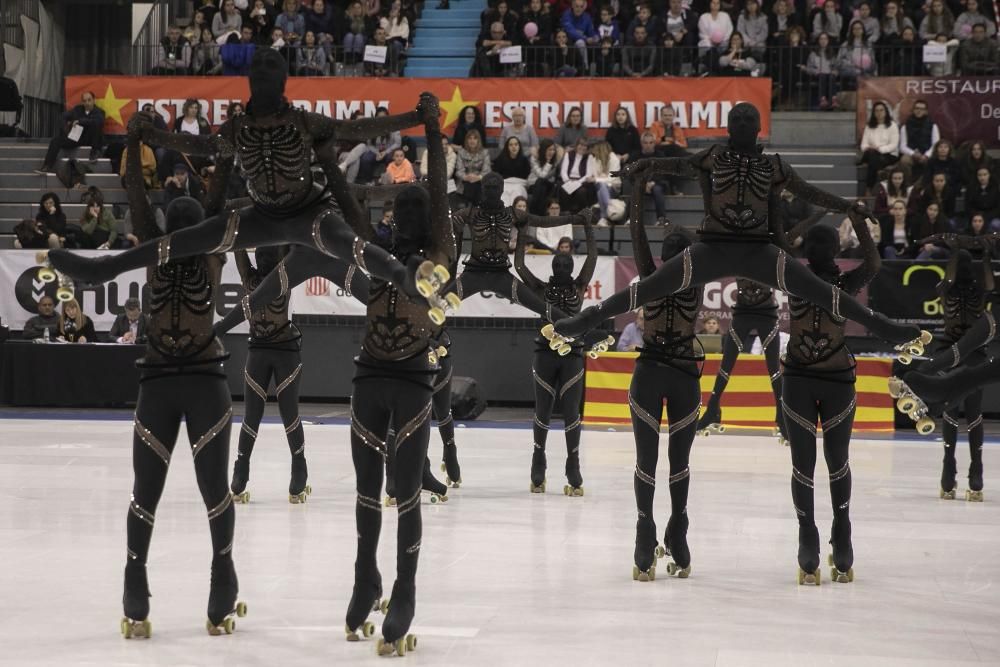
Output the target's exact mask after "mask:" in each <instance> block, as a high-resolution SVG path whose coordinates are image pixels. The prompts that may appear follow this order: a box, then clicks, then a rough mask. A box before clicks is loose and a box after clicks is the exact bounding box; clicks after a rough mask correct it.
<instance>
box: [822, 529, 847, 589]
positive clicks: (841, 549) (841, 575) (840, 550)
mask: <svg viewBox="0 0 1000 667" xmlns="http://www.w3.org/2000/svg"><path fill="white" fill-rule="evenodd" d="M830 546H831V547H832V548H833V553H831V554H830V555H829V556H828V557H827V560H826V563H827V565H829V566H830V579H832V580H833V581H835V582H837V583H840V584H848V583H850V582H852V581H854V567H853V566H854V547H853V546H852V545H851V520H850V519H847V518H844V519H840V520H838V519H834V520H833V528H832V529H831V530H830Z"/></svg>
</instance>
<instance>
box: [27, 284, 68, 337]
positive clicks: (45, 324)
mask: <svg viewBox="0 0 1000 667" xmlns="http://www.w3.org/2000/svg"><path fill="white" fill-rule="evenodd" d="M60 319H61V318H60V317H59V313H57V312H56V301H55V299H53V298H52V297H51V296H47V295H46V296H43V297H42V298H41V299H39V300H38V314H37V315H35V316H33V317H29V318H28V321H27V322H25V323H24V331H23V332H22V333H21V338H22V339H24V340H35V339H37V338H44V337H45V330H46V329H48V331H49V337H50V338H55V337H56V336H57V335H58V334H59V325H60V321H59V320H60Z"/></svg>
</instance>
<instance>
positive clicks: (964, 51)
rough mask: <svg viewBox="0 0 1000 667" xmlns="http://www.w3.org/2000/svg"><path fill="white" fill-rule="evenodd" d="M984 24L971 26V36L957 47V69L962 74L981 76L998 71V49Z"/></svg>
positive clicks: (999, 62)
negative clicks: (989, 37)
mask: <svg viewBox="0 0 1000 667" xmlns="http://www.w3.org/2000/svg"><path fill="white" fill-rule="evenodd" d="M972 1H974V0H972ZM986 32H987V31H986V24H985V23H984V22H980V23H977V24H976V25H974V26H973V27H972V37H970V38H969V39H967V40H965V41H964V42H962V44H961V46H959V47H958V69H960V70H961V71H962V75H963V76H983V75H987V74H996V73H997V72H998V71H1000V49H998V48H997V43H996V40H993V39H988V38H987V36H986Z"/></svg>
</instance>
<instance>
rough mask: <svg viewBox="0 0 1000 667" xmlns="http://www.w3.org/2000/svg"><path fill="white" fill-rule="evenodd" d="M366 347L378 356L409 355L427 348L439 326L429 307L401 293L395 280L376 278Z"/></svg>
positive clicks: (364, 344)
mask: <svg viewBox="0 0 1000 667" xmlns="http://www.w3.org/2000/svg"><path fill="white" fill-rule="evenodd" d="M365 326H366V331H365V339H364V343H363V346H364V349H365V350H366V351H367V352H368V354H370V355H372V357H374V358H376V359H383V360H387V361H397V360H400V359H408V358H410V357H412V356H414V355H416V354H419V353H420V352H423V351H425V350H426V349H427V341H428V339H429V338H430V336H431V335H432V333H433V331H434V330H435V327H434V325H433V323H432V322H431V321H430V318H429V317H428V316H427V307H426V306H421V305H418V304H414V303H413V302H412V301H410V300H409V299H407V298H406V297H405V296H402V295H400V293H399V290H397V289H396V288H395V287H394V286H393V285H392V283H387V282H385V281H383V280H377V279H375V280H372V282H371V285H370V288H369V297H368V317H367V318H366V320H365Z"/></svg>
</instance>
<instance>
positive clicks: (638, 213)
mask: <svg viewBox="0 0 1000 667" xmlns="http://www.w3.org/2000/svg"><path fill="white" fill-rule="evenodd" d="M645 182H646V179H645V177H644V174H642V173H637V174H635V175H634V176H633V177H632V200H631V201H630V202H629V213H628V218H629V219H628V226H629V232H630V233H631V235H632V254H633V256H634V257H635V268H636V270H637V271H638V272H639V275H640V276H642V277H643V278H645V277H646V276H648V275H650V274H652V273H653V272H654V271H656V263H655V262H654V261H653V253H652V251H651V250H650V248H649V238H648V237H647V236H646V225H644V224H643V222H642V212H643V203H642V195H643V193H644V192H645Z"/></svg>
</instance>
